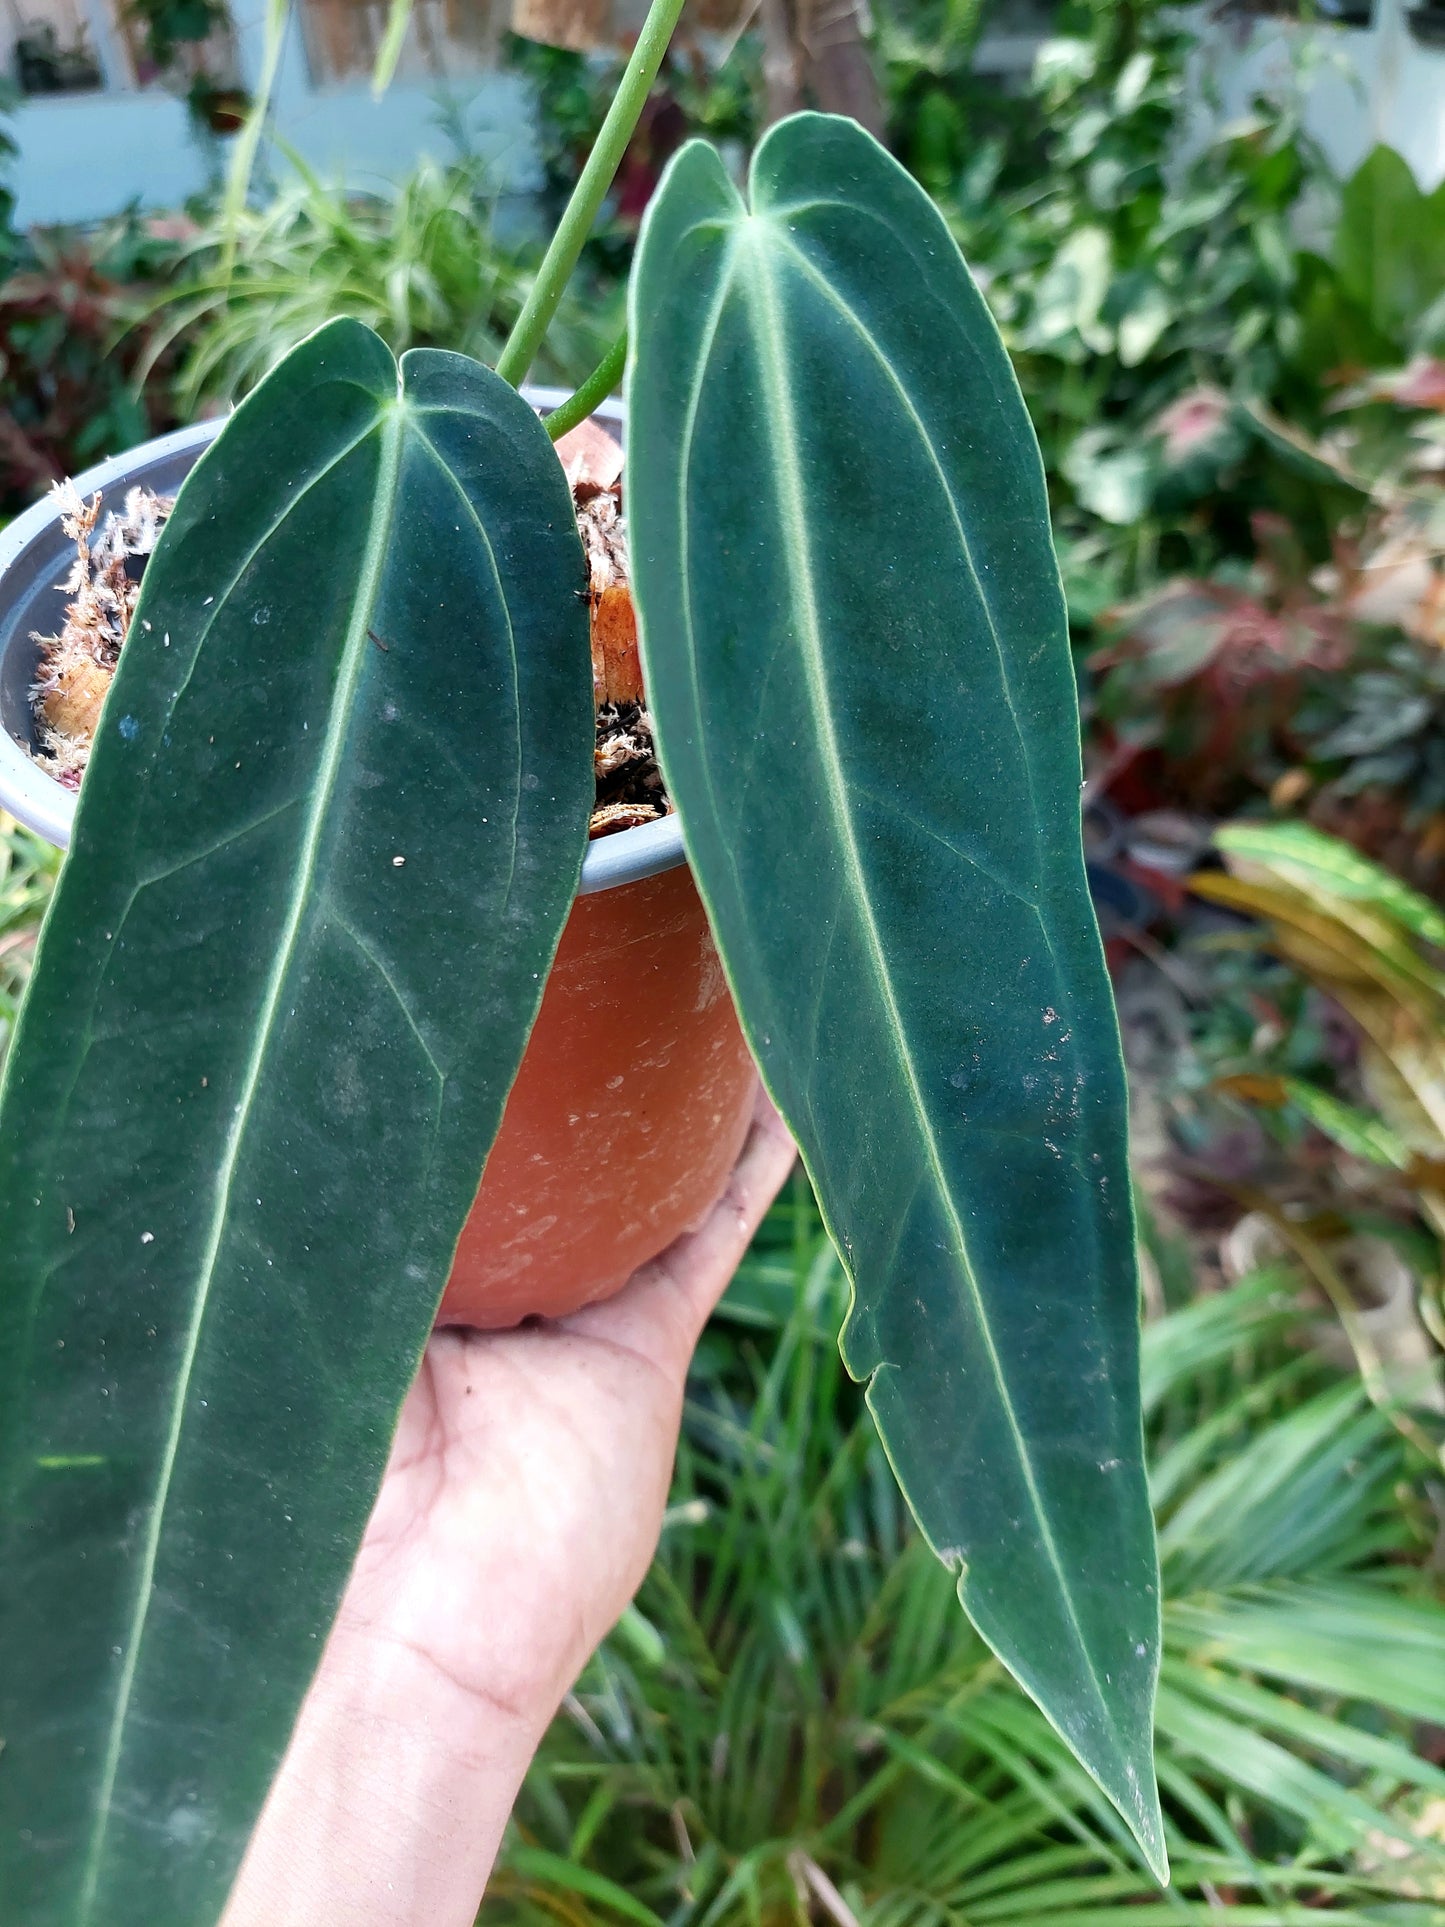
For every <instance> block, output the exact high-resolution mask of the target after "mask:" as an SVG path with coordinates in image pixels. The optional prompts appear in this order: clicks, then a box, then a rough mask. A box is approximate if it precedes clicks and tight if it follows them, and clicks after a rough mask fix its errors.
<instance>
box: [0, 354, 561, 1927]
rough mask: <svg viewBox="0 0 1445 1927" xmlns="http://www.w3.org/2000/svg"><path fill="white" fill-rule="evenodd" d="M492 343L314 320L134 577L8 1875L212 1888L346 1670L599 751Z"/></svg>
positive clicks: (30, 1604) (5, 1374)
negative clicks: (379, 1508) (407, 1412)
mask: <svg viewBox="0 0 1445 1927" xmlns="http://www.w3.org/2000/svg"><path fill="white" fill-rule="evenodd" d="M582 580H583V563H582V556H581V550H580V545H579V544H578V542H577V538H576V531H575V527H574V525H573V521H572V515H571V505H570V499H569V496H568V491H567V487H566V482H565V478H564V477H563V474H562V471H561V468H560V465H559V464H558V462H557V460H556V457H555V455H554V454H553V452H552V449H551V446H550V444H549V442H548V440H547V437H546V435H545V433H544V432H543V430H542V428H541V425H540V424H539V423H538V421H537V420H536V418H535V417H534V416H533V415H532V413H531V411H530V410H529V409H528V408H527V407H526V405H525V404H524V403H523V402H522V401H521V399H520V398H519V397H518V396H517V395H516V394H515V393H514V392H513V390H511V389H510V388H508V387H507V386H506V384H505V383H503V382H500V381H498V380H497V378H496V377H495V376H494V375H492V374H491V373H489V372H488V371H487V370H485V369H482V368H479V367H477V366H476V365H475V364H473V363H470V362H467V361H465V360H463V359H462V358H461V357H460V356H454V355H445V354H437V353H432V352H423V353H418V354H413V355H409V356H408V357H407V358H406V359H405V361H404V362H403V364H402V379H401V384H400V387H398V380H397V369H396V364H395V363H394V362H393V360H392V358H391V355H390V353H389V351H388V350H387V349H386V348H385V347H384V346H383V345H382V343H381V342H380V341H379V340H378V339H377V337H376V336H375V335H373V334H371V333H370V332H369V331H368V330H366V329H365V328H362V327H360V326H359V325H358V324H356V323H351V322H340V323H336V324H333V325H332V326H330V327H328V328H325V329H323V330H322V331H321V333H319V334H318V335H316V336H314V337H313V338H312V339H311V340H310V341H309V342H308V343H306V344H304V345H303V346H302V347H301V348H300V349H298V350H297V351H296V353H295V354H294V355H292V356H291V357H290V358H289V359H288V360H287V361H286V362H285V363H283V364H282V366H281V367H280V368H279V369H278V370H277V371H276V373H275V374H273V375H272V376H271V377H270V378H269V380H268V381H266V382H265V383H264V384H263V386H262V387H261V388H260V389H258V390H257V392H256V394H255V395H254V396H253V397H252V399H250V400H249V401H247V402H246V403H245V404H244V405H243V406H242V408H241V409H240V410H239V411H238V413H237V414H236V415H235V417H234V418H233V420H232V421H231V422H230V424H229V425H228V426H227V428H226V430H225V432H224V433H223V434H222V435H221V437H220V438H219V439H218V441H217V442H216V443H215V445H214V447H213V448H212V449H211V450H210V452H209V453H208V454H207V455H206V456H205V457H204V458H203V460H202V461H201V463H200V465H199V466H198V468H197V469H196V470H195V471H194V473H193V474H192V476H191V477H190V479H189V480H188V481H187V483H186V485H185V487H184V489H183V490H182V492H181V495H180V498H179V500H178V503H177V506H176V509H175V512H174V514H173V515H172V517H171V519H170V521H169V523H168V525H167V527H166V529H165V531H164V534H163V536H162V539H161V542H160V545H159V547H158V548H157V550H156V553H155V556H154V559H153V560H152V562H151V565H150V568H149V570H148V572H147V575H146V580H145V587H144V592H143V594H142V598H141V604H140V608H139V610H138V612H137V617H136V623H135V626H134V628H133V631H132V636H131V639H130V641H129V642H128V644H127V646H126V649H125V652H124V654H123V656H122V660H121V665H120V669H119V673H118V674H117V677H116V680H115V684H114V687H113V690H112V692H111V696H110V699H109V701H108V704H107V709H106V714H105V720H104V725H103V728H102V730H101V734H100V739H99V741H98V743H97V745H96V748H95V754H94V758H93V760H92V762H91V765H90V770H89V774H88V776H87V778H86V783H85V789H84V794H83V796H82V798H81V803H80V810H79V815H78V818H77V822H76V832H75V842H74V847H73V850H72V854H71V856H70V858H69V861H68V863H67V864H66V867H65V869H64V871H63V873H62V878H61V882H60V886H59V891H58V894H57V897H56V900H55V903H54V906H53V909H52V911H51V914H50V918H49V921H48V923H47V925H46V927H45V931H44V933H43V936H42V939H41V948H40V958H39V964H38V968H37V972H36V975H35V978H34V980H33V984H32V989H31V995H30V999H29V1002H28V1004H27V1006H26V1009H25V1012H24V1014H23V1016H22V1019H21V1023H20V1028H19V1033H18V1035H17V1039H16V1042H15V1045H14V1048H13V1050H12V1053H11V1057H10V1061H9V1064H8V1067H7V1078H6V1084H5V1091H4V1103H3V1113H0V1119H3V1121H0V1222H3V1224H4V1256H3V1288H0V1514H3V1524H4V1544H3V1556H0V1573H3V1580H0V1585H3V1595H0V1733H3V1736H4V1742H5V1745H4V1751H3V1753H0V1894H3V1895H4V1902H3V1907H0V1912H3V1914H4V1917H5V1919H6V1920H7V1921H9V1920H14V1921H15V1922H16V1923H19V1922H21V1921H23V1922H24V1923H25V1927H204V1923H206V1922H208V1921H211V1920H213V1919H214V1918H215V1917H216V1915H217V1913H218V1912H219V1910H220V1907H221V1904H222V1901H223V1898H224V1895H225V1893H226V1890H227V1887H228V1885H229V1882H230V1879H231V1877H232V1874H233V1871H234V1868H235V1865H236V1862H237V1859H238V1857H239V1854H240V1852H241V1849H242V1847H243V1845H244V1842H245V1839H246V1837H247V1834H248V1831H249V1829H250V1826H251V1824H252V1822H253V1819H254V1816H255V1814H256V1812H257V1810H258V1808H259V1806H260V1803H261V1800H262V1798H263V1796H264V1794H265V1791H266V1788H267V1785H268V1783H269V1780H270V1778H271V1775H272V1772H273V1770H274V1767H275V1764H276V1761H277V1759H278V1757H279V1755H280V1753H281V1751H282V1749H283V1747H284V1744H285V1741H286V1738H287V1736H288V1733H289V1731H290V1727H291V1724H292V1722H293V1719H294V1716H295V1713H296V1710H297V1707H298V1705H299V1703H300V1700H301V1697H302V1694H303V1692H304V1690H305V1688H306V1685H307V1683H308V1680H309V1678H310V1676H311V1673H312V1671H313V1669H314V1667H315V1664H316V1660H317V1657H318V1654H319V1652H320V1646H321V1641H322V1639H323V1638H324V1636H325V1633H326V1630H327V1627H328V1625H329V1623H330V1620H331V1616H332V1614H333V1611H334V1609H335V1605H336V1601H337V1598H338V1595H339V1593H340V1590H341V1587H342V1584H343V1581H344V1579H345V1576H346V1574H347V1571H348V1569H349V1567H350V1564H351V1561H352V1559H353V1557H354V1554H355V1551H356V1547H357V1543H358V1540H359V1537H360V1534H361V1530H362V1527H363V1525H364V1523H365V1520H366V1516H367V1513H368V1510H369V1508H370V1505H371V1501H372V1498H373V1495H374V1492H375V1489H376V1485H377V1481H378V1478H379V1475H380V1471H381V1467H382V1464H383V1461H384V1458H385V1455H386V1451H387V1447H388V1442H389V1439H390V1436H391V1433H392V1430H393V1424H394V1419H395V1415H396V1412H397V1408H398V1406H399V1405H400V1402H401V1399H402V1396H403V1394H404V1392H405V1390H406V1388H407V1385H408V1384H409V1382H410V1380H411V1377H412V1375H413V1372H414V1370H415V1367H416V1362H417V1358H418V1355H419V1352H420V1350H421V1347H422V1345H423V1343H424V1341H425V1339H426V1335H427V1332H428V1330H429V1328H430V1325H431V1322H432V1319H433V1316H434V1314H435V1308H436V1304H437V1300H438V1298H439V1296H440V1293H441V1290H442V1286H443V1284H444V1282H445V1279H446V1276H447V1272H448V1269H449V1266H450V1261H451V1257H452V1253H453V1250H454V1247H455V1244H456V1239H457V1236H458V1233H459V1231H460V1229H461V1225H462V1223H463V1220H464V1218H465V1216H466V1213H467V1210H468V1207H469V1205H470V1203H471V1200H472V1197H473V1195H474V1193H475V1190H476V1186H477V1181H478V1178H479V1175H480V1173H481V1169H482V1164H483V1161H484V1158H485V1156H486V1153H487V1150H488V1147H489V1145H490V1143H491V1140H492V1137H493V1135H494V1134H495V1131H496V1127H497V1123H498V1120H499V1118H500V1115H501V1109H502V1105H503V1101H504V1099H505V1097H506V1093H507V1090H508V1088H509V1086H510V1084H511V1080H512V1077H513V1075H514V1073H515V1070H516V1066H517V1064H518V1061H519V1060H520V1057H521V1053H522V1049H523V1046H524V1044H525V1040H526V1037H527V1034H528V1031H529V1029H530V1026H531V1022H532V1018H533V1016H534V1015H535V1011H536V1006H537V1003H538V1000H539V996H540V991H541V985H542V982H543V980H544V979H545V976H546V972H547V968H548V965H549V962H550V958H551V955H552V951H553V948H554V946H555V943H556V940H557V936H558V934H559V932H560V929H561V926H562V923H563V920H564V918H565V916H566V914H567V909H568V905H569V902H570V900H571V897H572V893H573V890H574V887H575V884H576V879H577V874H578V869H579V866H580V862H581V857H582V852H583V848H584V842H585V836H586V819H587V813H588V808H589V805H590V793H591V737H592V720H591V719H592V702H591V687H590V672H589V660H588V648H587V629H586V618H585V613H584V610H583V605H582V603H581V601H580V600H579V598H578V595H577V593H576V592H577V590H578V588H579V586H580V584H581V583H582Z"/></svg>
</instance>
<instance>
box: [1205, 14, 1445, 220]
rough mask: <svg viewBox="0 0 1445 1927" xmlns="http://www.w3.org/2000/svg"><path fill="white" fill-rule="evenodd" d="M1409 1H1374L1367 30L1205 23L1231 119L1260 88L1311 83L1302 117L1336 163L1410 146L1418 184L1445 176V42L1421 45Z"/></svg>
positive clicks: (1342, 169) (1342, 166)
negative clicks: (1242, 31)
mask: <svg viewBox="0 0 1445 1927" xmlns="http://www.w3.org/2000/svg"><path fill="white" fill-rule="evenodd" d="M1408 11H1409V6H1408V4H1407V0H1375V21H1374V25H1373V26H1371V27H1369V28H1368V29H1362V28H1354V27H1336V26H1328V25H1324V24H1321V23H1315V24H1311V25H1308V26H1299V25H1293V24H1288V23H1285V22H1282V21H1278V20H1266V21H1261V22H1260V23H1259V24H1257V25H1256V26H1255V27H1254V28H1253V30H1252V31H1250V32H1249V33H1248V34H1247V36H1246V37H1245V38H1244V39H1243V40H1242V41H1241V39H1240V37H1239V35H1238V33H1237V32H1236V30H1235V29H1234V28H1232V27H1231V26H1230V25H1228V24H1224V23H1220V22H1217V21H1215V22H1211V21H1209V20H1207V19H1205V20H1203V21H1201V33H1202V35H1203V37H1204V39H1205V42H1206V46H1207V50H1208V51H1207V62H1208V66H1209V70H1210V74H1211V77H1212V78H1213V80H1214V82H1215V84H1216V85H1217V86H1218V88H1219V90H1220V94H1221V104H1222V107H1223V109H1224V112H1225V114H1226V116H1227V117H1230V118H1232V117H1234V116H1236V115H1239V114H1243V113H1244V112H1245V111H1246V110H1247V109H1248V107H1249V103H1250V97H1251V95H1253V94H1254V93H1256V92H1258V91H1260V90H1261V89H1263V90H1264V91H1267V92H1270V93H1278V92H1279V91H1280V90H1281V89H1282V88H1284V87H1288V86H1290V85H1292V84H1295V81H1294V78H1293V77H1294V76H1298V80H1299V81H1300V82H1302V83H1303V85H1304V88H1305V93H1304V101H1305V112H1304V118H1305V124H1306V126H1307V127H1308V128H1309V130H1310V132H1311V133H1312V134H1313V135H1314V137H1315V139H1316V140H1318V141H1319V143H1320V145H1321V147H1322V148H1323V149H1324V151H1325V153H1326V154H1327V155H1328V156H1329V159H1330V161H1331V162H1332V163H1333V165H1334V167H1335V168H1336V170H1337V171H1338V172H1339V173H1341V174H1349V173H1352V172H1353V171H1354V169H1355V168H1356V167H1357V166H1358V164H1359V163H1360V161H1361V160H1363V158H1364V156H1365V155H1366V154H1367V153H1368V152H1369V151H1370V149H1371V148H1372V147H1374V146H1376V145H1378V144H1380V143H1383V144H1384V145H1386V146H1388V147H1393V148H1395V149H1396V150H1397V151H1398V152H1399V153H1401V154H1403V155H1404V157H1405V159H1406V160H1407V161H1408V162H1409V163H1410V166H1411V168H1412V169H1413V170H1414V173H1415V176H1416V179H1417V180H1418V181H1419V183H1420V185H1421V187H1423V188H1425V189H1427V190H1428V189H1430V188H1433V187H1435V186H1436V185H1437V183H1438V182H1440V181H1441V180H1445V48H1438V47H1427V46H1422V45H1421V43H1420V42H1419V41H1418V40H1416V39H1415V37H1414V35H1413V34H1412V33H1411V31H1410V29H1409V26H1408V24H1407V22H1406V19H1405V15H1406V13H1407V12H1408Z"/></svg>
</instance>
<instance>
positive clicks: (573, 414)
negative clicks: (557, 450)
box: [542, 328, 627, 442]
mask: <svg viewBox="0 0 1445 1927" xmlns="http://www.w3.org/2000/svg"><path fill="white" fill-rule="evenodd" d="M626 366H627V330H626V329H625V328H624V329H623V330H622V333H621V334H620V335H619V336H618V337H617V339H616V341H614V342H613V344H612V346H611V347H610V348H609V349H608V350H607V353H606V354H605V355H604V356H603V357H602V359H601V361H599V362H598V364H597V366H596V367H595V368H594V369H593V370H592V373H591V374H590V375H589V376H588V377H587V379H586V381H584V382H583V383H582V385H581V386H580V387H579V388H578V389H577V391H576V393H575V394H572V395H569V396H568V397H567V399H566V401H564V402H563V403H562V406H561V407H560V408H554V409H553V410H552V412H551V414H550V415H544V416H543V417H542V426H543V428H545V429H546V431H547V433H548V434H549V435H550V436H551V437H552V440H553V441H554V442H557V441H560V440H561V439H562V437H563V436H564V435H565V434H566V433H567V431H568V429H569V428H575V427H576V426H577V424H578V422H585V421H586V419H587V417H588V416H589V415H590V414H591V413H592V411H593V409H594V408H595V407H596V406H597V404H598V403H599V402H604V401H606V399H607V397H608V396H609V395H610V394H611V393H612V391H613V389H614V388H615V387H616V386H617V384H618V382H619V381H621V379H622V371H623V369H624V368H625V367H626Z"/></svg>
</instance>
